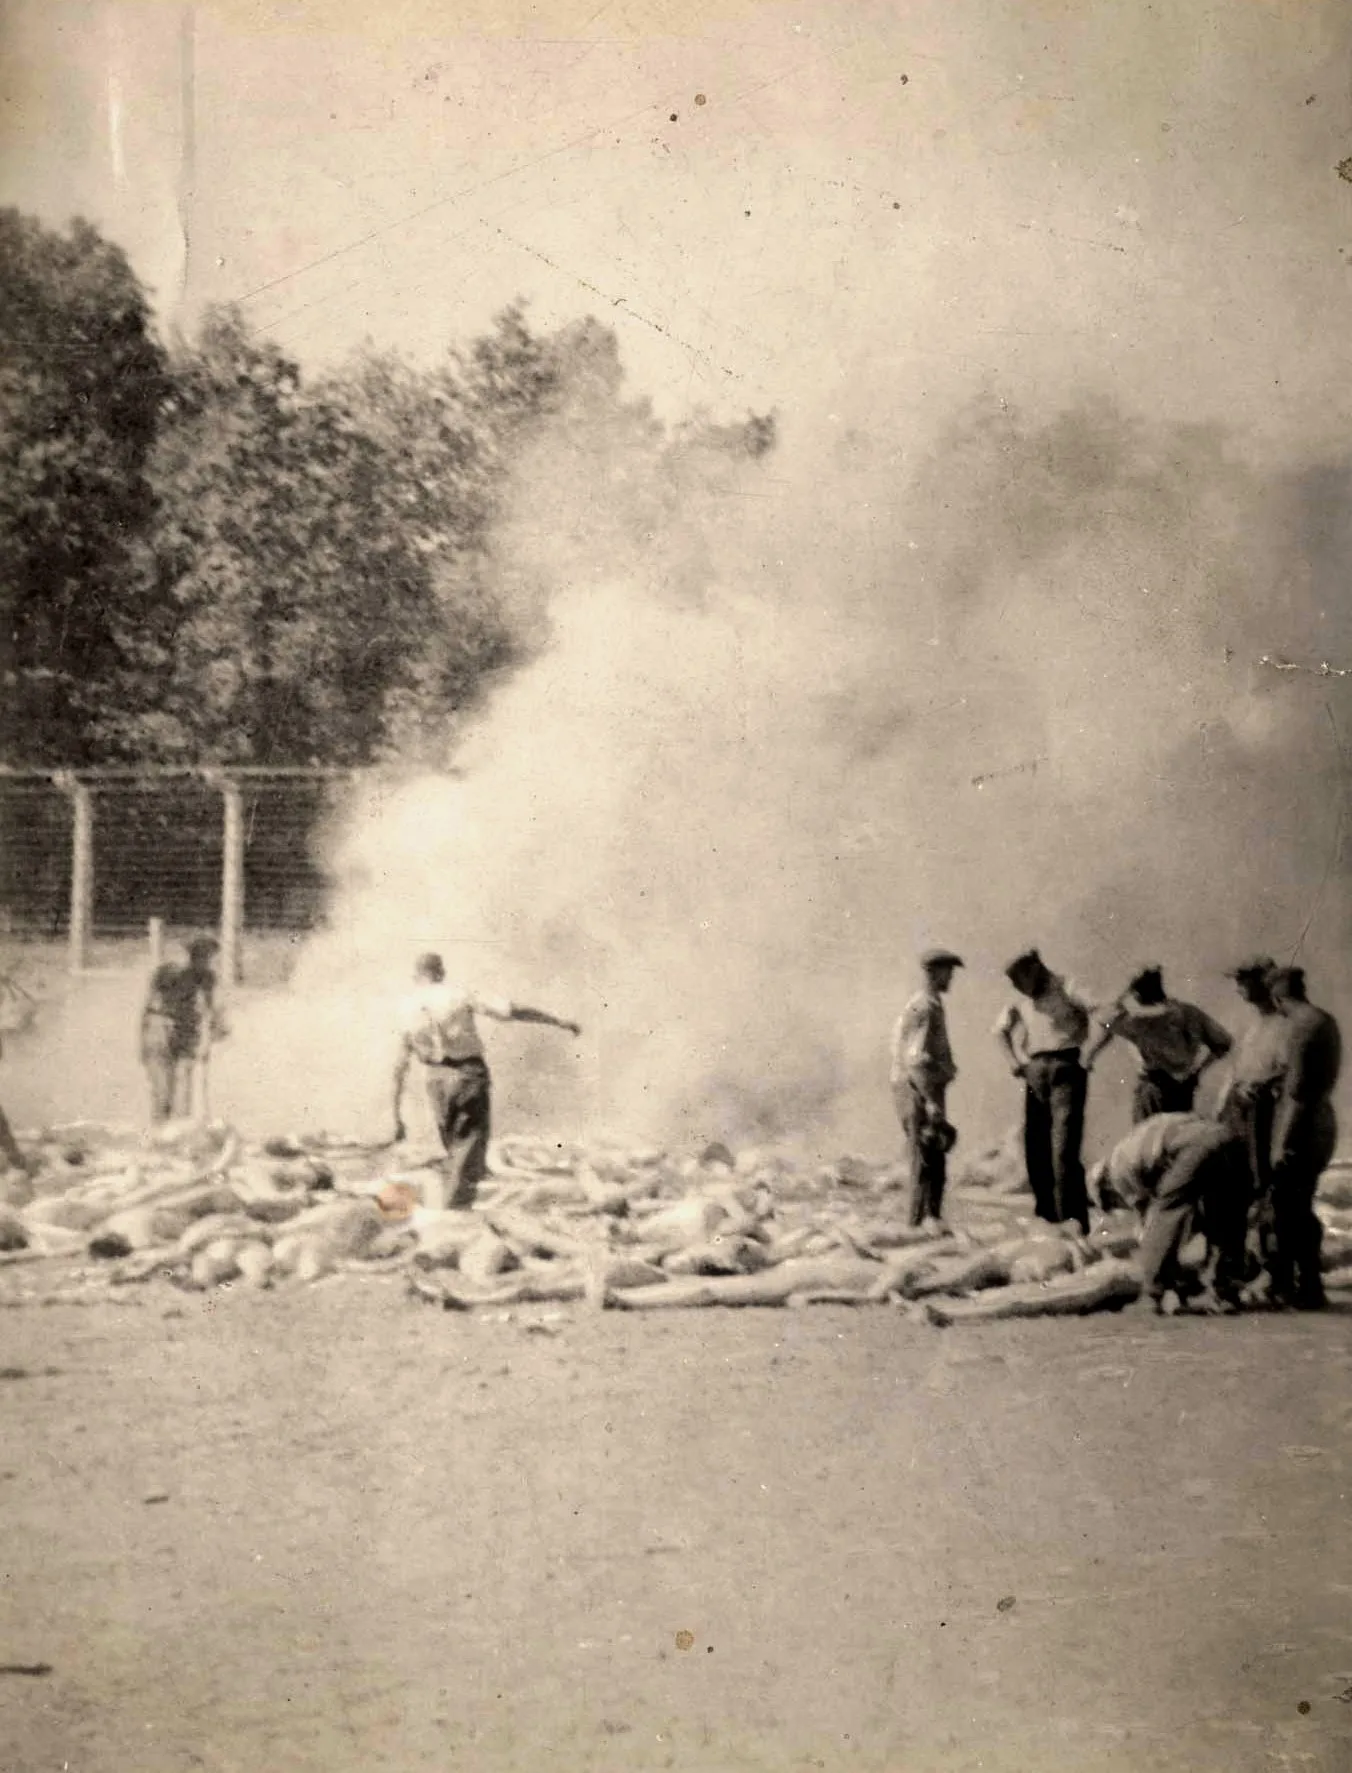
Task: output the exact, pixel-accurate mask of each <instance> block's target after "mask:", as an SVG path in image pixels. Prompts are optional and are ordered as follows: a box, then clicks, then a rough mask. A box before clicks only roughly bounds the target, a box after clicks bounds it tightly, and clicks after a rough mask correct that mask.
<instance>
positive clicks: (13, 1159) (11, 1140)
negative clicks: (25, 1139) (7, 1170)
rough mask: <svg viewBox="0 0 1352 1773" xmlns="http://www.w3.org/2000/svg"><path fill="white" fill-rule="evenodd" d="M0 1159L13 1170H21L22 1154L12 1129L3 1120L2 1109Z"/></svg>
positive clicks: (0, 1117)
mask: <svg viewBox="0 0 1352 1773" xmlns="http://www.w3.org/2000/svg"><path fill="white" fill-rule="evenodd" d="M0 1157H3V1158H4V1159H5V1161H6V1163H8V1164H9V1165H10V1166H11V1167H12V1168H13V1169H16V1170H20V1169H22V1168H23V1152H22V1151H20V1150H19V1141H18V1140H17V1139H16V1138H15V1137H14V1131H13V1128H12V1127H11V1126H10V1124H9V1121H8V1120H7V1119H6V1118H5V1111H4V1109H3V1108H0Z"/></svg>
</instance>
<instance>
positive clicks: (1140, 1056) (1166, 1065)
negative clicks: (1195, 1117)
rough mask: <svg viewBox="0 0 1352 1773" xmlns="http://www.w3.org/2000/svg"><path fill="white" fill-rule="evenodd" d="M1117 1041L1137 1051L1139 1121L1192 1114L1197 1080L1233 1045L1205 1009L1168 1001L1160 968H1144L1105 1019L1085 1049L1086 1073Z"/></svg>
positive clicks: (1134, 1109) (1135, 1109) (1134, 1112)
mask: <svg viewBox="0 0 1352 1773" xmlns="http://www.w3.org/2000/svg"><path fill="white" fill-rule="evenodd" d="M1114 1038H1117V1039H1121V1040H1125V1041H1126V1042H1127V1044H1128V1045H1129V1046H1131V1047H1133V1048H1134V1049H1135V1052H1136V1057H1137V1061H1138V1063H1139V1066H1140V1070H1139V1073H1138V1075H1137V1078H1136V1088H1135V1091H1134V1093H1133V1095H1132V1104H1131V1118H1132V1120H1133V1121H1135V1122H1140V1121H1143V1120H1149V1119H1150V1117H1151V1115H1154V1114H1190V1113H1191V1112H1192V1105H1193V1102H1194V1101H1195V1100H1196V1096H1197V1080H1198V1079H1199V1078H1200V1077H1201V1075H1202V1073H1203V1072H1204V1071H1205V1070H1206V1068H1207V1066H1208V1065H1211V1064H1214V1063H1215V1061H1216V1060H1217V1059H1223V1058H1224V1057H1225V1055H1226V1054H1227V1053H1228V1052H1229V1051H1230V1049H1231V1047H1232V1046H1233V1045H1234V1042H1233V1041H1232V1040H1231V1038H1230V1036H1229V1034H1227V1033H1226V1031H1225V1029H1224V1028H1222V1027H1221V1025H1220V1023H1219V1022H1216V1021H1214V1020H1213V1019H1212V1018H1211V1017H1210V1016H1208V1015H1207V1013H1206V1011H1205V1010H1202V1009H1199V1008H1198V1007H1197V1005H1196V1004H1195V1003H1183V1002H1181V1001H1180V1000H1179V999H1178V998H1173V997H1170V996H1168V994H1167V993H1166V992H1165V989H1164V975H1163V973H1162V972H1161V970H1160V968H1159V967H1144V968H1142V970H1141V971H1140V972H1139V973H1137V975H1136V977H1135V978H1134V979H1133V980H1132V981H1131V983H1130V984H1129V985H1128V986H1127V989H1126V990H1125V991H1124V992H1123V994H1122V996H1121V997H1119V998H1118V1000H1117V1002H1116V1003H1115V1004H1114V1005H1113V1006H1112V1008H1111V1009H1110V1010H1109V1012H1108V1014H1107V1015H1106V1016H1105V1017H1103V1018H1102V1020H1101V1022H1100V1028H1099V1032H1098V1034H1097V1035H1096V1036H1095V1038H1094V1040H1093V1041H1092V1042H1091V1043H1090V1045H1089V1046H1088V1047H1087V1048H1086V1049H1085V1054H1084V1066H1085V1070H1086V1071H1089V1070H1091V1069H1092V1068H1093V1064H1094V1060H1095V1059H1096V1058H1097V1057H1098V1055H1099V1054H1100V1053H1101V1052H1102V1051H1103V1049H1104V1047H1106V1046H1107V1045H1108V1043H1109V1041H1111V1040H1113V1039H1114Z"/></svg>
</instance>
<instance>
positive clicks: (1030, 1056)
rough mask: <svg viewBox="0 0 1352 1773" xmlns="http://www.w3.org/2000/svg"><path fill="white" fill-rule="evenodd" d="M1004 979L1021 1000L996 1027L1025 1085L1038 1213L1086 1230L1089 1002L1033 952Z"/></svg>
mask: <svg viewBox="0 0 1352 1773" xmlns="http://www.w3.org/2000/svg"><path fill="white" fill-rule="evenodd" d="M1005 977H1006V978H1007V979H1008V980H1009V982H1010V984H1011V985H1012V986H1013V987H1014V989H1015V991H1017V992H1018V993H1019V996H1018V997H1017V998H1016V999H1015V1000H1014V1001H1013V1002H1012V1003H1010V1004H1008V1005H1007V1006H1006V1007H1005V1009H1004V1011H1003V1013H1002V1014H1001V1016H1000V1019H999V1021H998V1022H997V1023H996V1025H995V1032H996V1035H997V1037H998V1038H999V1041H1000V1044H1001V1046H1003V1048H1004V1049H1005V1052H1006V1053H1007V1055H1008V1057H1009V1062H1010V1066H1011V1069H1012V1070H1013V1073H1014V1075H1015V1077H1017V1078H1021V1079H1022V1081H1023V1086H1024V1108H1023V1150H1024V1161H1025V1163H1026V1164H1027V1168H1028V1184H1029V1186H1030V1187H1031V1189H1032V1190H1033V1203H1034V1208H1033V1210H1034V1211H1035V1212H1036V1214H1037V1216H1038V1218H1039V1219H1047V1220H1049V1221H1050V1222H1051V1223H1052V1224H1054V1225H1060V1224H1063V1223H1064V1222H1065V1221H1066V1220H1068V1219H1073V1220H1074V1221H1075V1222H1076V1223H1077V1224H1078V1225H1080V1226H1081V1228H1082V1229H1083V1230H1085V1231H1088V1229H1089V1195H1088V1192H1087V1190H1086V1188H1085V1179H1084V1162H1083V1159H1082V1157H1081V1154H1080V1148H1081V1145H1082V1143H1083V1139H1084V1110H1085V1100H1086V1097H1087V1094H1088V1080H1089V1074H1088V1072H1087V1071H1086V1070H1085V1068H1084V1066H1083V1064H1082V1063H1081V1059H1080V1052H1081V1049H1082V1047H1083V1046H1084V1044H1085V1042H1086V1040H1087V1039H1088V1038H1089V1018H1090V1008H1089V1003H1088V1000H1087V999H1086V998H1085V997H1084V995H1083V994H1082V993H1081V992H1080V991H1079V990H1077V988H1076V987H1075V986H1074V985H1071V984H1068V983H1067V981H1066V980H1065V979H1063V978H1061V977H1060V975H1059V974H1057V973H1054V972H1052V970H1051V969H1050V967H1048V966H1047V964H1046V962H1045V961H1044V960H1043V958H1042V956H1041V955H1040V954H1039V953H1038V951H1037V949H1036V948H1030V949H1028V950H1027V952H1026V953H1023V954H1020V955H1017V956H1016V957H1015V959H1013V960H1012V961H1011V962H1010V963H1009V965H1008V966H1007V967H1006V968H1005Z"/></svg>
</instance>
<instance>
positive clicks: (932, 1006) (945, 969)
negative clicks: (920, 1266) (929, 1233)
mask: <svg viewBox="0 0 1352 1773" xmlns="http://www.w3.org/2000/svg"><path fill="white" fill-rule="evenodd" d="M920 965H921V967H922V969H923V970H924V974H925V988H924V990H923V991H917V992H916V994H915V996H914V997H913V998H912V999H911V1001H910V1002H909V1003H908V1004H907V1005H906V1008H905V1009H904V1010H903V1011H902V1012H901V1015H900V1017H899V1018H898V1020H897V1023H896V1026H895V1028H894V1029H893V1030H892V1096H893V1099H894V1101H895V1102H896V1105H897V1118H898V1120H900V1122H901V1127H902V1131H903V1133H904V1134H905V1135H906V1144H907V1148H908V1150H909V1152H910V1159H911V1201H910V1214H909V1217H910V1222H911V1224H912V1225H923V1224H924V1223H925V1221H926V1220H934V1221H941V1220H942V1219H943V1210H944V1185H945V1182H946V1181H947V1172H948V1153H949V1152H950V1151H951V1150H952V1148H953V1145H954V1142H955V1140H956V1137H957V1135H956V1133H955V1132H954V1130H953V1127H952V1125H951V1124H950V1122H949V1120H948V1115H947V1107H946V1098H947V1094H948V1086H949V1085H950V1084H951V1083H952V1082H953V1079H954V1078H955V1077H956V1076H957V1075H958V1068H957V1066H956V1065H955V1064H954V1063H953V1049H952V1047H951V1046H950V1045H949V1043H948V1022H947V1019H946V1018H945V1015H944V994H945V992H946V991H947V990H948V988H949V986H950V985H951V984H952V983H953V973H954V971H955V969H956V968H958V967H960V966H961V965H962V960H961V957H960V956H958V955H956V954H954V953H952V952H951V950H949V949H947V948H931V949H928V950H927V951H926V952H925V953H924V954H922V955H921V956H920Z"/></svg>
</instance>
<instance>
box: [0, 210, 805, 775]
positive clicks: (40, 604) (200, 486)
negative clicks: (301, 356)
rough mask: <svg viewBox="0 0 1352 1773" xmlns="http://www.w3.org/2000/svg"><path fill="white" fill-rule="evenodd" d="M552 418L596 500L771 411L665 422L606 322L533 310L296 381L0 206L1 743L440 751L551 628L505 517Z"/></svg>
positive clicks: (210, 755) (156, 756) (730, 448)
mask: <svg viewBox="0 0 1352 1773" xmlns="http://www.w3.org/2000/svg"><path fill="white" fill-rule="evenodd" d="M547 436H550V437H554V438H555V439H556V441H557V439H559V438H569V437H571V440H572V442H571V446H572V447H573V448H574V450H577V449H582V448H587V447H591V448H592V449H593V450H595V452H596V456H597V472H596V475H595V489H594V496H595V498H596V500H597V501H598V503H603V502H605V501H606V500H607V497H608V494H609V493H611V492H614V491H615V490H616V488H615V487H614V486H613V484H612V483H613V480H614V478H615V476H616V475H617V474H630V473H632V474H634V475H637V474H638V472H639V469H640V468H641V466H642V464H644V463H647V464H648V465H651V463H652V462H653V461H654V460H656V459H657V458H659V457H660V456H662V454H663V452H666V454H667V456H668V457H669V459H670V461H671V462H672V463H673V464H679V462H680V461H682V460H683V459H684V458H685V457H687V456H688V455H689V453H690V451H691V449H692V448H693V447H695V446H696V445H699V446H701V447H702V448H703V449H704V450H705V451H706V453H710V454H714V455H717V454H719V453H720V452H721V453H722V454H723V455H725V456H726V455H729V454H731V455H735V454H738V453H741V454H744V455H751V456H755V455H757V454H760V453H763V451H764V450H765V449H767V448H768V447H770V445H771V444H772V442H773V426H772V423H771V422H770V421H769V420H765V419H757V418H753V419H751V420H750V421H748V423H747V425H746V426H732V427H727V428H724V429H718V428H715V427H711V426H704V427H700V426H699V425H691V426H687V427H684V428H682V430H681V431H680V432H678V433H677V435H676V436H674V437H671V438H668V437H666V436H665V434H664V433H663V431H662V428H661V427H660V426H659V425H657V424H656V422H655V421H654V420H653V418H652V415H651V413H650V412H649V410H648V408H647V406H646V404H645V403H642V402H636V401H632V400H629V399H628V398H627V397H626V395H625V393H624V389H623V375H622V371H621V367H620V363H619V356H618V350H617V346H616V341H615V338H614V335H613V334H612V333H611V332H610V331H609V330H608V329H607V328H605V327H603V326H601V325H599V324H598V323H597V322H595V321H584V322H581V323H579V324H577V325H573V326H570V327H565V328H563V329H561V330H560V331H559V332H557V333H553V334H548V335H542V334H539V333H537V332H535V331H533V330H532V328H531V327H530V326H529V324H528V323H527V320H526V318H525V315H524V313H523V311H522V310H521V309H520V308H519V307H514V308H511V309H509V310H508V311H507V312H506V313H504V314H503V315H501V316H500V317H499V319H498V320H497V322H496V323H495V325H494V327H493V328H492V329H491V331H490V332H489V333H488V334H486V335H485V336H484V337H482V338H479V339H476V340H474V341H472V342H471V343H469V344H468V345H467V346H466V347H464V348H462V349H458V350H457V349H452V350H449V351H448V352H447V354H446V356H445V357H444V359H443V360H442V361H441V362H440V363H439V364H437V365H435V366H433V367H432V368H430V369H426V370H424V369H415V368H413V367H412V366H410V365H409V364H408V363H406V362H404V361H403V360H402V359H401V358H399V357H397V356H393V355H388V354H386V355H381V354H375V353H371V352H367V353H364V354H362V355H359V356H358V357H357V358H355V359H354V360H353V361H352V362H350V363H348V364H346V365H344V366H343V367H342V368H341V369H339V370H335V371H331V372H330V373H328V374H326V375H324V376H322V377H318V378H315V379H313V380H308V381H307V379H306V378H305V377H304V376H303V375H302V373H301V370H300V367H299V366H298V365H297V364H296V363H295V362H294V361H293V360H292V359H290V358H289V357H288V356H287V354H286V353H285V352H284V351H282V350H281V349H279V348H278V346H277V345H275V344H274V343H272V342H271V341H269V340H267V339H266V338H261V337H258V336H256V335H255V334H254V333H253V332H252V331H251V330H250V328H249V327H248V325H247V324H246V322H245V321H244V319H243V318H242V317H241V316H240V315H239V314H238V313H237V312H234V311H231V310H218V311H214V312H211V313H209V314H207V315H206V317H205V318H204V320H203V322H202V324H201V326H200V328H199V330H198V333H197V335H196V337H195V338H193V339H191V340H188V341H185V342H183V343H181V344H179V345H177V346H176V347H175V348H174V349H173V350H171V351H166V350H165V349H164V348H163V346H162V345H161V344H160V342H159V341H158V339H157V338H156V336H155V333H154V329H153V323H152V318H151V315H150V311H149V306H148V303H147V301H146V297H145V294H144V292H143V291H142V289H141V288H140V286H139V285H138V283H137V281H136V279H135V277H134V275H133V273H132V271H131V269H130V267H129V266H128V264H127V262H126V260H125V258H124V256H123V255H122V254H121V252H120V251H118V249H117V248H116V247H114V246H111V245H109V244H108V243H107V242H106V241H104V240H102V239H101V238H100V236H99V235H98V234H97V233H96V232H95V231H94V230H93V229H91V228H89V227H88V226H86V225H85V224H83V223H76V224H75V225H74V226H73V228H72V229H71V230H70V231H69V232H68V233H66V234H60V233H55V232H52V231H50V230H48V229H45V228H44V227H42V226H41V225H40V224H38V223H36V222H34V221H32V220H29V219H28V218H26V217H23V216H21V215H19V214H18V213H17V212H15V211H12V210H11V211H3V212H0V438H3V444H4V461H5V474H4V476H3V478H2V479H0V584H3V595H4V597H5V599H6V606H5V609H4V611H3V616H2V618H0V647H3V649H4V650H3V653H2V654H0V666H2V667H3V671H4V684H5V689H6V698H5V701H6V710H7V716H8V718H7V720H6V723H5V727H4V731H3V734H0V744H2V747H3V757H4V759H6V760H8V761H11V762H20V761H22V762H29V763H81V762H89V761H98V760H101V759H136V760H144V761H170V762H184V763H187V762H191V763H205V762H211V763H216V762H219V763H252V764H265V765H266V764H283V763H285V764H308V763H323V764H361V763H365V762H369V761H371V760H373V759H379V758H381V757H383V756H388V755H390V754H392V753H397V754H399V755H404V756H408V755H411V754H416V753H417V752H418V751H419V750H426V749H427V748H428V747H429V739H431V740H436V739H438V738H439V737H444V733H445V731H446V723H447V716H448V715H449V714H450V713H452V712H453V711H455V710H456V709H460V708H464V707H466V706H468V705H470V704H471V703H472V702H473V700H474V698H475V697H476V696H477V695H478V694H479V693H480V692H481V691H482V688H483V686H484V685H485V683H487V682H489V681H491V679H492V675H493V673H494V672H496V671H498V670H500V669H502V668H503V667H505V666H507V665H509V664H510V663H511V662H512V661H513V660H514V659H516V658H517V657H519V656H520V654H521V653H522V651H523V650H525V649H527V648H529V647H530V646H531V645H532V644H534V642H535V640H536V639H537V638H538V635H537V634H536V633H535V632H533V630H532V624H531V620H530V609H529V600H528V599H527V600H522V599H520V598H516V597H514V596H513V589H514V588H513V586H512V585H511V584H510V582H509V581H508V577H507V575H506V574H505V573H504V572H503V570H502V567H501V563H500V562H498V561H496V560H495V558H494V538H495V533H496V531H497V529H498V527H499V526H500V524H501V523H502V521H503V519H504V515H505V507H506V504H507V502H508V497H509V491H510V489H512V488H513V487H514V486H517V485H518V483H519V480H520V477H521V475H522V473H523V472H528V471H529V464H530V463H531V453H530V452H531V451H532V450H533V449H536V448H540V447H542V440H544V439H545V438H546V437H547ZM587 440H590V441H589V442H588V441H587ZM598 440H600V441H599V442H598ZM617 442H618V443H620V444H622V447H619V448H616V447H614V445H615V444H616V443H617ZM603 458H604V459H603ZM617 464H619V466H617ZM625 464H628V466H625ZM585 466H586V464H584V472H585ZM541 471H542V472H543V471H544V470H543V469H542V470H541ZM658 478H660V477H658ZM670 478H671V477H670V476H669V477H668V479H670ZM654 484H656V481H655V482H654ZM672 484H675V481H672ZM629 504H630V507H631V508H632V509H633V511H634V512H635V513H636V516H635V518H634V521H635V522H636V523H637V524H638V525H639V526H640V527H641V526H642V525H643V523H644V522H645V518H644V513H643V507H642V504H641V501H640V502H635V501H634V500H633V499H630V500H629ZM654 515H656V514H655V513H654ZM537 613H538V612H537Z"/></svg>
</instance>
